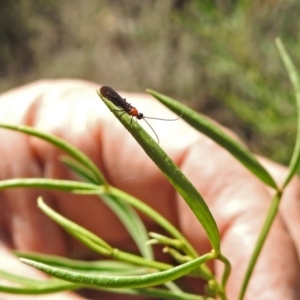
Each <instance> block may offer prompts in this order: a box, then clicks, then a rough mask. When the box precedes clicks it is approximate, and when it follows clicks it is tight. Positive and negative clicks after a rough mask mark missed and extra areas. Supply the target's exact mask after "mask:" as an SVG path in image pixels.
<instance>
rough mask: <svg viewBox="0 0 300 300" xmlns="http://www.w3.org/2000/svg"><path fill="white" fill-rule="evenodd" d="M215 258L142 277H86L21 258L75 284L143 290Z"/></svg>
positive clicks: (205, 258)
mask: <svg viewBox="0 0 300 300" xmlns="http://www.w3.org/2000/svg"><path fill="white" fill-rule="evenodd" d="M213 258H215V255H213V254H212V253H207V254H205V255H202V256H201V257H198V258H196V259H194V260H192V261H190V262H187V263H185V264H182V265H179V266H177V267H174V268H172V269H170V270H166V271H162V272H157V273H151V274H146V275H140V276H103V275H86V274H80V273H79V272H71V271H67V270H62V269H59V268H55V267H51V266H48V265H45V264H42V263H39V262H35V261H32V260H28V259H25V258H20V260H21V261H22V262H24V263H26V264H28V265H30V266H32V267H34V268H37V269H39V270H41V271H44V272H45V273H47V274H49V275H52V276H54V277H57V278H60V279H63V280H66V281H70V282H73V283H79V284H84V285H91V286H98V287H103V288H142V287H149V286H154V285H159V284H163V283H165V282H168V281H173V280H175V279H177V278H180V277H182V276H184V275H186V274H188V273H190V272H192V271H193V270H194V269H196V268H198V267H199V266H200V265H201V264H203V263H205V262H206V261H208V260H210V259H213Z"/></svg>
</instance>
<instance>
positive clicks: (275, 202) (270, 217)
mask: <svg viewBox="0 0 300 300" xmlns="http://www.w3.org/2000/svg"><path fill="white" fill-rule="evenodd" d="M281 196H282V193H281V192H280V191H278V192H277V193H276V194H275V196H274V197H273V199H272V202H271V206H270V208H269V211H268V214H267V218H266V220H265V222H264V225H263V227H262V230H261V232H260V235H259V237H258V241H257V243H256V245H255V248H254V251H253V254H252V256H251V259H250V263H249V265H248V268H247V270H246V274H245V277H244V280H243V284H242V288H241V291H240V295H239V298H238V299H239V300H242V299H243V298H244V296H245V293H246V289H247V287H248V284H249V281H250V278H251V275H252V273H253V269H254V267H255V264H256V262H257V259H258V256H259V254H260V252H261V249H262V247H263V245H264V243H265V241H266V238H267V236H268V234H269V232H270V229H271V226H272V224H273V221H274V219H275V217H276V214H277V212H278V207H279V203H280V200H281Z"/></svg>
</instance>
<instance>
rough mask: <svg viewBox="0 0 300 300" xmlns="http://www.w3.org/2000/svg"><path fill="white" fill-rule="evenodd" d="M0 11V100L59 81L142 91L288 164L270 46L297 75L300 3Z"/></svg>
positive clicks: (117, 1)
mask: <svg viewBox="0 0 300 300" xmlns="http://www.w3.org/2000/svg"><path fill="white" fill-rule="evenodd" d="M0 3H1V4H0V8H1V9H0V77H1V80H0V92H4V91H6V90H8V89H10V88H12V87H15V86H19V85H21V84H24V83H27V82H31V81H34V80H37V79H41V78H62V77H64V78H82V79H87V80H91V81H95V82H99V83H101V84H105V85H109V86H112V87H114V88H115V89H117V90H126V91H130V92H143V91H144V90H145V89H146V88H151V89H155V90H157V91H159V92H161V93H164V94H167V95H169V96H171V97H173V98H175V99H177V100H179V101H182V102H185V103H186V104H188V105H189V106H191V107H193V108H195V109H197V110H198V111H200V112H202V113H204V114H206V115H208V116H210V117H212V118H214V119H216V120H217V121H219V122H220V123H222V124H223V125H225V126H227V127H229V128H231V129H233V130H234V131H235V132H236V133H237V134H238V135H239V136H240V137H241V138H242V139H243V140H244V141H245V143H246V144H247V145H249V147H250V148H251V149H252V150H253V151H254V152H256V153H259V154H262V155H265V156H268V157H270V158H272V159H275V160H276V161H278V162H281V163H285V164H287V163H288V162H289V158H290V156H291V152H292V149H293V146H294V140H295V134H296V105H295V99H294V96H293V91H292V87H291V84H290V82H289V79H288V76H287V74H286V71H285V69H284V67H283V64H282V62H281V59H280V57H279V55H278V52H277V50H276V47H275V43H274V39H275V38H276V37H281V39H282V41H283V43H284V44H285V46H286V48H287V50H288V52H289V54H290V55H291V57H292V58H293V60H294V63H295V64H296V66H297V68H298V70H300V51H299V50H300V49H299V46H300V35H299V32H300V18H299V15H300V1H299V0H265V1H257V0H256V1H255V0H252V1H250V0H248V1H245V0H241V1H239V0H215V1H212V0H185V1H184V0H182V1H180V0H164V1H161V0H144V1H141V0H101V1H99V0H85V1H80V0H72V1H71V0H61V1H51V0H48V1H41V0H40V1H39V0H36V1H28V0H14V1H5V0H4V1H3V0H0Z"/></svg>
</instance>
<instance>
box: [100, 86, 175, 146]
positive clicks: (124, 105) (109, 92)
mask: <svg viewBox="0 0 300 300" xmlns="http://www.w3.org/2000/svg"><path fill="white" fill-rule="evenodd" d="M100 94H101V95H102V96H103V97H104V98H106V99H107V100H109V101H111V102H112V103H113V104H114V105H116V106H118V107H120V108H121V110H118V111H120V112H122V113H121V114H120V115H119V117H121V116H123V115H124V114H126V113H127V114H128V115H130V116H131V121H130V124H131V123H132V119H133V117H136V118H137V119H138V120H141V119H144V121H145V122H146V123H147V124H148V126H149V127H150V128H151V130H152V131H153V133H154V134H155V136H156V138H157V143H158V144H159V138H158V135H157V134H156V132H155V131H154V129H153V128H152V126H151V125H150V124H149V122H148V121H147V120H146V119H153V120H162V121H176V120H178V119H179V118H176V119H161V118H152V117H146V116H144V114H142V113H141V112H139V111H138V110H137V109H136V108H135V107H134V106H132V105H131V104H130V103H128V102H127V101H126V99H125V98H122V97H121V96H120V95H119V94H118V93H117V92H116V91H115V90H114V89H112V88H111V87H109V86H102V87H101V88H100Z"/></svg>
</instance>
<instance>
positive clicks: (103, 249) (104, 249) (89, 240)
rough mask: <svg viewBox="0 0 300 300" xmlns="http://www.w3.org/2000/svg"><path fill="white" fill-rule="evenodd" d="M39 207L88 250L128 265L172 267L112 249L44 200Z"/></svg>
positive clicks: (159, 267)
mask: <svg viewBox="0 0 300 300" xmlns="http://www.w3.org/2000/svg"><path fill="white" fill-rule="evenodd" d="M38 207H39V208H40V209H41V210H42V211H43V212H44V213H45V214H46V215H47V216H48V217H50V218H51V219H52V220H53V221H55V222H56V223H58V224H59V225H60V226H61V227H62V228H64V229H65V230H66V231H67V232H68V233H70V234H71V235H72V236H74V237H75V238H76V239H77V240H79V241H80V242H81V243H83V244H84V245H86V246H87V247H88V248H90V249H92V250H94V251H95V252H97V253H100V254H102V255H105V256H107V257H109V258H112V259H118V260H121V261H125V262H128V263H132V264H136V265H140V266H147V267H149V268H153V269H158V270H161V269H162V270H166V269H170V268H171V267H172V265H168V264H165V263H161V262H158V261H153V260H148V259H145V258H142V257H140V256H137V255H133V254H130V253H126V252H123V251H121V250H119V249H115V248H113V247H111V246H110V245H109V244H108V243H106V242H105V241H104V240H102V239H101V238H100V237H98V236H96V235H95V234H93V233H92V232H90V231H88V230H87V229H85V228H83V227H81V226H79V225H78V224H76V223H74V222H72V221H70V220H68V219H67V218H65V217H63V216H62V215H60V214H58V213H57V212H56V211H54V210H53V209H51V208H50V207H49V206H47V205H46V204H45V203H44V202H43V200H42V198H41V197H40V198H39V199H38Z"/></svg>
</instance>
